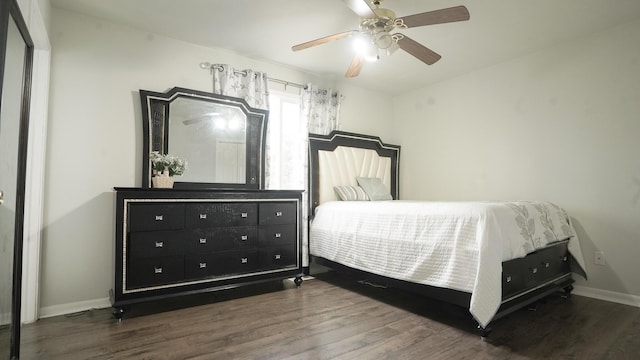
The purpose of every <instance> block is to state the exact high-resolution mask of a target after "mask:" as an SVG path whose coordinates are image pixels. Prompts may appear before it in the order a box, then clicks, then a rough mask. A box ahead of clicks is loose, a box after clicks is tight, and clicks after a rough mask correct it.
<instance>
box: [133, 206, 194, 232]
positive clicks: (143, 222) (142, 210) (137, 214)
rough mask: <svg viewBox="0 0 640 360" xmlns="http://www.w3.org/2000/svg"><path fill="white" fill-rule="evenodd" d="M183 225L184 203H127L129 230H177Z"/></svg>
mask: <svg viewBox="0 0 640 360" xmlns="http://www.w3.org/2000/svg"><path fill="white" fill-rule="evenodd" d="M183 227H184V204H171V203H144V204H141V203H137V204H130V205H129V231H154V230H178V229H182V228H183Z"/></svg>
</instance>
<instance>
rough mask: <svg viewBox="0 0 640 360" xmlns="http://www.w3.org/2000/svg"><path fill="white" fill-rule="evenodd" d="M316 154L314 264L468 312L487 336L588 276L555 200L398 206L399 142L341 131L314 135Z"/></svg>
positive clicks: (311, 251) (312, 199)
mask: <svg viewBox="0 0 640 360" xmlns="http://www.w3.org/2000/svg"><path fill="white" fill-rule="evenodd" d="M309 150H310V151H309V155H310V164H309V172H310V175H309V186H310V188H309V194H310V195H309V196H310V199H309V204H310V208H309V219H310V221H309V256H310V261H311V262H312V263H316V264H320V265H323V266H327V267H329V268H331V269H333V270H335V271H338V272H347V273H352V274H356V275H358V276H359V277H362V278H366V279H368V281H373V282H375V283H377V284H383V285H384V286H387V287H390V288H402V289H407V290H410V291H414V292H418V293H420V294H423V295H426V296H429V297H433V298H436V299H439V300H442V301H446V302H449V303H453V304H456V305H459V306H462V307H465V308H468V309H469V312H470V314H471V315H472V316H473V317H474V319H475V320H476V321H477V323H478V329H479V330H480V334H481V336H482V337H486V336H487V335H488V334H489V332H490V330H491V328H490V326H489V325H490V324H491V323H492V322H493V321H495V320H497V319H499V318H500V317H502V316H505V315H507V314H509V313H511V312H513V311H515V310H517V309H520V308H522V307H525V306H527V305H530V304H532V303H535V302H536V301H538V300H540V299H542V298H543V297H546V296H548V295H550V294H552V293H555V292H560V293H561V294H563V296H566V297H568V296H569V295H570V293H571V290H572V289H573V286H572V284H573V282H574V280H573V275H572V274H573V273H574V272H576V273H579V274H581V275H582V276H584V277H586V273H585V272H584V268H585V266H584V259H583V257H582V252H581V250H580V244H579V242H578V238H577V236H576V233H575V230H574V229H573V227H572V225H571V220H570V217H569V216H568V214H567V212H566V211H565V210H564V209H562V208H561V207H559V206H557V205H556V204H554V203H552V202H547V201H501V202H488V201H487V202H478V201H477V202H428V201H409V200H399V164H400V162H399V159H400V146H396V145H390V144H385V143H383V142H382V141H381V140H380V138H378V137H375V136H369V135H362V134H355V133H348V132H342V131H334V132H332V133H331V134H329V135H315V134H310V136H309ZM350 200H354V201H350ZM372 200H374V201H372Z"/></svg>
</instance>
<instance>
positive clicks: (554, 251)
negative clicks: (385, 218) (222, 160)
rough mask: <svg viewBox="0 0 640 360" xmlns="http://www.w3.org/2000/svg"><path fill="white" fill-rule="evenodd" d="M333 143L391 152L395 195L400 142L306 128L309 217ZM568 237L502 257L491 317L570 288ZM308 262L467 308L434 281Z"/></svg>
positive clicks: (463, 298) (483, 331)
mask: <svg viewBox="0 0 640 360" xmlns="http://www.w3.org/2000/svg"><path fill="white" fill-rule="evenodd" d="M338 146H346V147H356V148H365V149H372V150H375V151H376V152H377V153H378V155H379V156H382V157H390V158H391V167H392V168H391V195H392V196H393V198H394V199H395V200H397V199H399V177H398V176H399V165H400V162H399V159H400V146H397V145H391V144H385V143H383V142H382V141H381V140H380V138H379V137H376V136H369V135H361V134H355V133H349V132H343V131H333V132H332V133H331V134H329V135H317V134H309V158H310V163H309V173H310V174H309V197H310V199H309V204H310V206H309V207H310V210H309V211H310V212H309V219H310V221H312V219H313V214H314V211H315V208H316V207H317V206H318V205H319V197H320V194H319V181H320V176H319V174H320V173H319V171H320V169H319V168H318V167H319V161H318V152H319V151H333V150H335V149H336V148H337V147H338ZM567 243H568V241H563V242H559V243H557V244H554V245H553V246H549V247H546V248H544V249H540V250H538V251H536V252H533V253H531V254H529V255H527V256H526V257H524V258H520V259H514V260H509V261H506V262H503V263H502V269H503V270H502V303H501V305H500V308H499V309H498V312H497V313H496V315H495V316H494V317H493V318H492V320H491V322H493V321H495V320H497V319H499V318H501V317H503V316H505V315H507V314H509V313H511V312H513V311H516V310H518V309H521V308H523V307H526V306H529V305H531V304H533V303H535V302H536V301H538V300H540V299H542V298H544V297H546V296H549V295H551V294H552V293H556V292H561V294H562V296H563V297H569V296H570V294H571V291H572V290H573V286H572V284H573V282H574V280H573V278H572V271H571V263H572V261H571V260H572V259H571V255H570V254H569V252H568V250H567ZM309 259H310V262H312V263H316V264H319V265H322V266H326V267H329V268H331V269H332V270H334V271H336V272H340V273H347V274H350V275H354V276H356V277H358V278H360V279H363V278H365V279H367V280H368V281H371V282H375V283H378V284H382V285H384V286H387V287H389V288H399V289H403V290H408V291H411V292H415V293H418V294H421V295H424V296H427V297H430V298H434V299H438V300H441V301H445V302H448V303H451V304H455V305H459V306H462V307H464V308H467V309H468V308H469V305H470V301H471V293H468V292H463V291H459V290H452V289H446V288H440V287H435V286H429V285H423V284H416V283H412V282H408V281H403V280H398V279H393V278H389V277H385V276H380V275H376V274H372V273H369V272H365V271H362V270H358V269H354V268H351V267H348V266H345V265H342V264H339V263H336V262H334V261H330V260H327V259H325V258H322V257H318V256H313V255H310V256H309ZM478 330H479V331H480V335H481V336H482V337H483V338H484V337H486V336H488V334H489V332H490V331H491V328H490V327H489V326H486V327H482V326H480V325H478Z"/></svg>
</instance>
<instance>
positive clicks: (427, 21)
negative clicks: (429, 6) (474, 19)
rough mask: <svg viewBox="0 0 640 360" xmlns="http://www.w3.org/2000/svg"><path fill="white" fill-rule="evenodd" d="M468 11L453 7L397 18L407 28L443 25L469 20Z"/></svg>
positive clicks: (460, 7) (461, 7) (463, 8)
mask: <svg viewBox="0 0 640 360" xmlns="http://www.w3.org/2000/svg"><path fill="white" fill-rule="evenodd" d="M469 17H470V16H469V10H467V8H466V7H464V6H462V5H460V6H454V7H451V8H446V9H440V10H435V11H428V12H424V13H420V14H414V15H409V16H404V17H401V18H398V19H400V20H402V22H403V23H404V24H405V25H406V26H407V27H408V28H411V27H416V26H425V25H434V24H444V23H450V22H456V21H466V20H469Z"/></svg>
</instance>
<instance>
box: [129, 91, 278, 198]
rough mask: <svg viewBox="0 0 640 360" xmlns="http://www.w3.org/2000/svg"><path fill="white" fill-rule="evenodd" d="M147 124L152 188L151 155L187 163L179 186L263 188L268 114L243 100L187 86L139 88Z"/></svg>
mask: <svg viewBox="0 0 640 360" xmlns="http://www.w3.org/2000/svg"><path fill="white" fill-rule="evenodd" d="M140 101H141V103H142V117H143V128H144V134H145V138H144V150H143V180H142V187H144V188H149V187H151V177H152V170H151V164H150V162H149V153H150V152H151V151H158V152H160V153H163V154H167V153H168V154H171V155H173V156H177V157H179V158H181V159H184V160H186V161H187V163H188V166H187V170H186V171H185V173H184V174H183V175H181V176H179V177H176V179H175V180H176V182H175V183H174V188H244V189H262V188H264V186H263V181H264V147H265V136H266V126H267V117H268V112H267V111H266V110H260V109H255V108H252V107H250V106H248V105H247V103H246V102H245V101H244V100H243V99H239V98H233V97H229V96H224V95H217V94H212V93H207V92H201V91H196V90H189V89H184V88H173V89H171V90H169V91H167V92H166V93H157V92H152V91H147V90H140Z"/></svg>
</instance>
